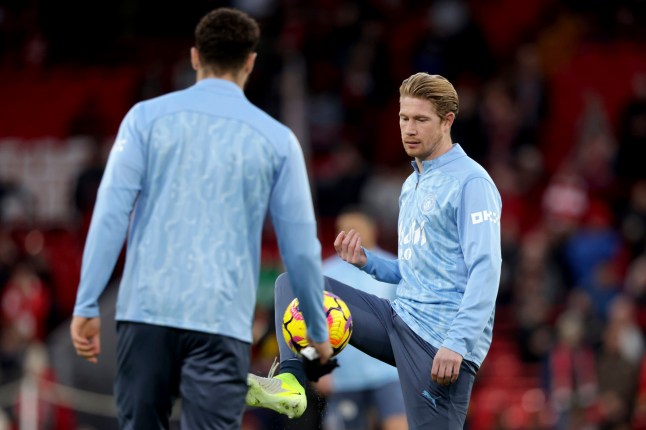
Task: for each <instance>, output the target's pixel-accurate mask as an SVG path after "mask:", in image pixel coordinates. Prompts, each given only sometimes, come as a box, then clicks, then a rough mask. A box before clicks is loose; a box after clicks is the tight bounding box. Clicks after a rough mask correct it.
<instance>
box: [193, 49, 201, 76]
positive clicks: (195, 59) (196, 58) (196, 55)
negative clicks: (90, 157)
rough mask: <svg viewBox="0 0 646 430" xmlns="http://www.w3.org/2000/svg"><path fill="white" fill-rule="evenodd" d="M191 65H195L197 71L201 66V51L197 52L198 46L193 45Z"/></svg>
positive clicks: (194, 68)
mask: <svg viewBox="0 0 646 430" xmlns="http://www.w3.org/2000/svg"><path fill="white" fill-rule="evenodd" d="M191 66H193V70H195V71H196V72H197V69H199V67H200V53H199V52H197V48H196V47H195V46H192V47H191Z"/></svg>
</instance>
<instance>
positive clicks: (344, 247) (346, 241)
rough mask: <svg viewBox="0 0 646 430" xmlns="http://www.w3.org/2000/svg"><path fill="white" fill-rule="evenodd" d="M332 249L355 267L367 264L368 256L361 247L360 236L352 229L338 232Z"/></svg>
mask: <svg viewBox="0 0 646 430" xmlns="http://www.w3.org/2000/svg"><path fill="white" fill-rule="evenodd" d="M334 249H335V250H336V253H337V254H338V255H339V257H341V259H343V260H344V261H347V262H348V263H350V264H352V265H354V266H356V267H359V268H361V267H363V266H365V265H366V264H368V257H367V256H366V253H365V252H364V250H363V248H362V247H361V236H359V233H357V232H356V231H355V230H354V229H352V230H350V231H349V232H348V233H346V232H345V231H342V232H341V233H339V235H338V236H337V237H336V239H335V240H334Z"/></svg>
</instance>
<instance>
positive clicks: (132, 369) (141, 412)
mask: <svg viewBox="0 0 646 430" xmlns="http://www.w3.org/2000/svg"><path fill="white" fill-rule="evenodd" d="M117 334H118V339H117V374H116V379H115V384H114V389H115V395H116V400H117V409H118V420H119V428H120V429H122V430H133V429H136V430H140V429H141V430H145V429H151V430H152V429H154V430H159V429H168V428H169V418H170V414H171V412H172V406H173V400H174V398H175V396H176V395H177V393H178V384H179V362H180V359H179V349H178V348H177V346H176V345H177V339H176V332H175V331H174V330H171V329H168V328H166V327H161V326H155V325H149V324H139V323H131V322H119V323H118V324H117Z"/></svg>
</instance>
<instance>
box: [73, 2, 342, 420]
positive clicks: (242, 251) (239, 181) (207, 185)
mask: <svg viewBox="0 0 646 430" xmlns="http://www.w3.org/2000/svg"><path fill="white" fill-rule="evenodd" d="M259 34H260V33H259V27H258V24H257V23H256V22H255V21H254V20H253V19H252V18H250V17H249V16H248V15H246V14H245V13H243V12H240V11H238V10H234V9H228V8H221V9H216V10H214V11H212V12H210V13H208V14H207V15H205V16H204V17H203V18H202V19H201V20H200V22H199V23H198V25H197V27H196V30H195V47H194V48H192V49H191V56H190V58H191V63H192V65H193V68H194V69H195V70H196V76H197V83H196V84H195V85H193V86H191V87H190V88H188V89H185V90H183V91H178V92H174V93H171V94H167V95H165V96H162V97H158V98H155V99H152V100H148V101H145V102H141V103H138V104H136V105H135V106H134V107H133V108H132V109H131V110H130V112H128V114H127V115H126V116H125V118H124V119H123V122H122V123H121V127H120V129H119V132H118V135H117V138H116V142H115V144H114V146H113V148H112V151H111V153H110V157H109V160H108V163H107V166H106V170H105V173H104V176H103V179H102V182H101V185H100V188H99V192H98V196H97V201H96V206H95V209H94V214H93V219H92V223H91V227H90V230H89V233H88V238H87V242H86V244H85V250H84V254H83V266H82V272H81V281H80V285H79V289H78V295H77V298H76V305H75V308H74V317H73V320H72V324H71V329H70V330H71V337H72V341H73V344H74V347H75V348H76V351H77V353H78V354H79V355H80V356H82V357H84V358H86V359H87V360H89V361H90V362H94V363H96V361H97V357H98V355H99V353H100V339H99V329H100V319H99V309H98V298H99V296H100V295H101V293H102V291H103V290H104V288H105V286H106V284H107V282H108V279H109V277H110V274H111V272H112V270H113V268H114V265H115V262H116V260H117V257H118V255H119V252H120V249H121V247H122V245H123V242H124V239H125V238H126V235H127V238H128V246H127V256H126V263H125V269H124V273H123V278H122V279H121V283H120V289H119V297H118V301H117V315H116V318H117V334H118V344H117V361H118V363H117V376H116V381H115V395H116V399H117V407H118V420H119V426H120V428H123V429H137V430H142V429H160V428H168V425H169V424H168V420H169V416H170V414H171V409H172V404H173V400H174V399H175V398H177V397H181V399H182V417H181V425H182V428H188V429H220V430H223V429H239V428H240V426H241V421H242V412H243V409H244V404H245V401H244V399H245V396H246V393H247V373H248V370H249V361H250V344H251V326H252V319H253V310H254V306H255V301H256V300H255V299H256V289H257V284H258V278H259V264H260V263H259V258H260V242H261V231H262V227H263V223H264V219H265V215H266V213H267V211H269V213H270V215H271V218H272V221H273V225H274V227H275V230H276V233H277V235H278V241H279V246H280V250H281V253H282V257H283V260H284V263H285V266H286V267H287V269H288V270H289V276H290V279H291V282H292V283H293V285H295V286H297V287H295V291H296V295H297V296H298V297H299V300H300V301H301V309H302V310H303V314H304V316H305V319H306V321H307V325H308V329H309V331H308V334H309V337H310V338H311V340H312V341H313V346H314V347H315V348H316V350H317V351H318V353H319V354H320V355H321V357H322V360H321V361H326V360H327V358H328V357H329V356H330V355H331V354H332V348H331V346H330V344H329V341H328V331H327V324H326V321H325V315H324V312H323V306H322V291H323V276H322V274H321V246H320V243H319V241H318V239H317V237H316V222H315V218H314V211H313V205H312V199H311V193H310V189H309V182H308V178H307V174H306V170H305V162H304V159H303V154H302V151H301V148H300V146H299V143H298V141H297V139H296V137H295V136H294V134H293V133H292V132H291V131H290V130H289V129H288V128H287V127H285V126H283V125H282V124H280V123H279V122H277V121H276V120H274V119H272V118H271V117H270V116H269V115H267V114H265V113H264V112H263V111H261V110H260V109H258V108H257V107H255V106H254V105H252V104H251V103H250V102H249V101H248V100H247V99H246V98H245V96H244V93H243V88H244V85H245V83H246V81H247V78H248V77H249V74H250V73H251V71H252V69H253V66H254V61H255V59H256V53H255V52H254V49H255V47H256V44H257V43H258V39H259Z"/></svg>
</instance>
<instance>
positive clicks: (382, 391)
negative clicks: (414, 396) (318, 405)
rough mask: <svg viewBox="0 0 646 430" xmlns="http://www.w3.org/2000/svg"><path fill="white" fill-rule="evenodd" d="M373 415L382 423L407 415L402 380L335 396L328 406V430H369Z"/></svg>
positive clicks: (326, 413) (326, 411)
mask: <svg viewBox="0 0 646 430" xmlns="http://www.w3.org/2000/svg"><path fill="white" fill-rule="evenodd" d="M373 412H374V414H375V415H376V418H377V421H378V422H379V423H381V422H383V421H384V420H387V419H388V418H391V417H394V416H396V415H402V416H403V415H406V409H405V407H404V398H403V397H402V390H401V387H400V385H399V381H392V382H387V383H385V384H382V385H378V386H376V387H374V388H369V389H365V390H356V391H343V392H334V393H332V394H331V395H330V396H328V398H327V403H326V405H325V416H324V418H323V423H324V425H325V426H324V427H325V428H326V429H329V430H363V429H367V428H370V418H371V417H370V415H371V414H372V413H373ZM381 427H382V426H380V428H381Z"/></svg>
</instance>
